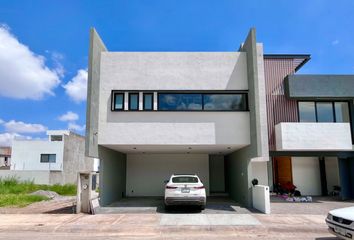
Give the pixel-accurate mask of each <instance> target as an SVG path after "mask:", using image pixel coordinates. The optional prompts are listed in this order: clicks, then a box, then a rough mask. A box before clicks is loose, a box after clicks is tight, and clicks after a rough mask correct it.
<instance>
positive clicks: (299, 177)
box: [291, 157, 321, 196]
mask: <svg viewBox="0 0 354 240" xmlns="http://www.w3.org/2000/svg"><path fill="white" fill-rule="evenodd" d="M291 164H292V170H293V184H294V185H295V186H296V187H297V190H299V191H300V192H301V194H302V195H314V196H316V195H321V178H320V166H319V161H318V157H292V158H291Z"/></svg>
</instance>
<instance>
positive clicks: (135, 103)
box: [129, 93, 139, 110]
mask: <svg viewBox="0 0 354 240" xmlns="http://www.w3.org/2000/svg"><path fill="white" fill-rule="evenodd" d="M129 110H139V93H129Z"/></svg>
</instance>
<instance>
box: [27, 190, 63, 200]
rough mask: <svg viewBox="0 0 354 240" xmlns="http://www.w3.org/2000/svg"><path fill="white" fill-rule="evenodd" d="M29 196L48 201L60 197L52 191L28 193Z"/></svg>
mask: <svg viewBox="0 0 354 240" xmlns="http://www.w3.org/2000/svg"><path fill="white" fill-rule="evenodd" d="M30 195H39V196H44V197H47V198H50V199H54V198H59V197H60V195H59V194H58V193H56V192H53V191H45V190H38V191H35V192H33V193H30Z"/></svg>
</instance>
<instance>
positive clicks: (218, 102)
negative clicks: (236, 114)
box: [203, 94, 247, 111]
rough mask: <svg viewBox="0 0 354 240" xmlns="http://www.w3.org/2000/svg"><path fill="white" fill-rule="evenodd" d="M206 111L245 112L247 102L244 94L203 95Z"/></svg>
mask: <svg viewBox="0 0 354 240" xmlns="http://www.w3.org/2000/svg"><path fill="white" fill-rule="evenodd" d="M203 108H204V110H225V111H228V110H231V111H232V110H233V111H244V110H246V109H247V101H246V97H245V96H244V94H203Z"/></svg>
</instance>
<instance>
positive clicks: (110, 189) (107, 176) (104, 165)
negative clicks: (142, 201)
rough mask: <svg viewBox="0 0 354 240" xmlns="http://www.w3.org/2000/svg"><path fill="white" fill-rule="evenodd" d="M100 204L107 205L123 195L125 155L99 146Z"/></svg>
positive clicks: (124, 187)
mask: <svg viewBox="0 0 354 240" xmlns="http://www.w3.org/2000/svg"><path fill="white" fill-rule="evenodd" d="M98 153H99V159H100V175H99V176H100V183H99V184H100V201H101V202H100V204H101V206H107V205H109V204H111V203H112V202H115V201H117V200H119V199H121V198H122V197H123V196H125V193H126V191H125V189H126V155H125V154H122V153H120V152H117V151H114V150H111V149H108V148H105V147H102V146H99V147H98Z"/></svg>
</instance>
